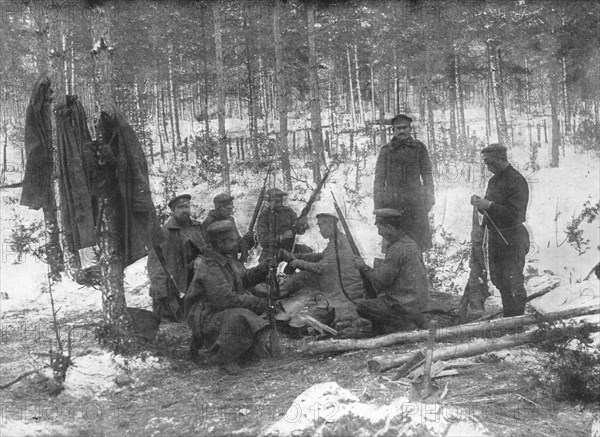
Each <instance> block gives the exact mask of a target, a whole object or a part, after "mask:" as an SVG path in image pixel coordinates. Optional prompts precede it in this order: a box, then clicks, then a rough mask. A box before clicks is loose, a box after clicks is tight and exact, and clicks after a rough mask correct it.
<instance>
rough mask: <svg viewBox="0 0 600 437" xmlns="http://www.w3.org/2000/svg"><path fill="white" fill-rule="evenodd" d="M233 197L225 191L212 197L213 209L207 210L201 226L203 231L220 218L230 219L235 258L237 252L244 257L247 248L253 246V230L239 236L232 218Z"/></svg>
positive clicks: (246, 254) (246, 253)
mask: <svg viewBox="0 0 600 437" xmlns="http://www.w3.org/2000/svg"><path fill="white" fill-rule="evenodd" d="M233 199H234V197H233V196H231V195H230V194H227V193H221V194H218V195H216V196H215V197H214V199H213V204H214V205H215V209H211V210H210V211H209V212H208V215H207V216H206V218H205V219H204V221H203V222H202V228H203V229H204V232H206V229H207V228H208V227H209V226H210V225H211V224H212V223H214V222H217V221H220V220H230V221H231V222H232V223H233V226H234V228H235V232H234V234H235V237H236V239H237V241H238V250H237V253H236V254H235V257H236V259H240V257H238V254H240V256H241V258H243V259H246V258H247V256H248V250H249V249H250V248H252V247H253V246H254V232H247V233H246V235H244V237H243V238H242V237H241V236H240V233H239V232H238V229H237V225H236V224H235V219H234V218H233Z"/></svg>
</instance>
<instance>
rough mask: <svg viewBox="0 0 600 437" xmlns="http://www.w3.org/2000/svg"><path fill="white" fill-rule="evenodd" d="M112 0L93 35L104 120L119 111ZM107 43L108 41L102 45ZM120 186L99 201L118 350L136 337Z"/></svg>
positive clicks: (110, 336) (97, 16)
mask: <svg viewBox="0 0 600 437" xmlns="http://www.w3.org/2000/svg"><path fill="white" fill-rule="evenodd" d="M111 3H112V2H106V3H103V5H102V6H95V7H94V13H93V17H92V37H93V44H94V46H95V47H99V49H98V50H97V53H96V55H95V56H94V62H95V72H96V76H95V91H96V119H98V120H100V114H101V112H105V113H107V114H109V115H114V114H115V112H116V107H115V103H114V100H113V95H112V74H113V69H112V56H113V53H114V52H113V51H110V52H109V51H108V47H110V46H111V44H112V39H111V33H110V27H111V15H112V7H111V6H112V5H111ZM101 42H103V43H104V44H101ZM96 132H97V133H98V138H97V139H98V140H99V141H100V142H102V143H103V142H104V141H107V140H108V139H107V138H102V137H101V136H102V129H101V127H100V126H98V128H97V129H96ZM117 192H118V190H117V189H113V190H110V192H109V194H108V195H107V197H105V198H101V199H100V200H99V202H100V205H99V210H101V211H102V215H101V217H100V218H99V219H100V220H101V221H100V240H99V247H100V268H101V271H102V310H103V315H104V325H105V328H106V331H105V337H104V339H105V340H106V341H107V342H108V343H109V344H111V345H112V346H113V347H114V349H115V350H116V351H120V350H122V348H123V347H127V345H128V343H129V341H130V340H131V338H132V333H131V316H130V315H129V313H128V312H127V304H126V301H125V289H124V287H123V269H124V262H123V257H122V256H121V254H120V251H119V242H118V241H115V236H116V235H120V226H119V223H118V221H117V212H116V208H117V197H116V196H117Z"/></svg>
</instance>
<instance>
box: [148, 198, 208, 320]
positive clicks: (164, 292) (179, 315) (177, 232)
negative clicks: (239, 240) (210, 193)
mask: <svg viewBox="0 0 600 437" xmlns="http://www.w3.org/2000/svg"><path fill="white" fill-rule="evenodd" d="M191 198H192V196H190V195H189V194H181V195H179V196H177V197H175V198H174V199H172V200H171V201H170V202H169V208H171V218H170V219H169V220H168V221H167V223H165V225H164V226H163V227H162V233H163V235H164V236H165V241H164V242H163V243H162V244H161V245H160V248H159V250H161V251H162V255H163V257H164V261H161V259H160V257H159V256H158V255H157V253H156V250H155V249H152V250H151V251H150V253H149V255H148V264H147V270H148V277H149V278H150V296H151V297H152V310H153V311H154V313H156V314H157V315H158V316H160V317H161V318H162V320H164V321H183V305H182V300H181V296H180V294H183V293H185V291H186V290H187V288H188V286H189V284H190V282H191V280H192V278H193V276H194V260H195V259H196V257H197V256H198V255H199V254H200V252H201V251H202V250H203V248H204V246H205V241H204V232H203V231H202V225H201V224H200V222H197V221H196V220H193V219H191V218H190V199H191ZM163 262H164V263H165V264H166V265H165V266H163ZM165 268H166V270H165ZM171 278H172V279H173V281H174V282H175V283H173V281H171Z"/></svg>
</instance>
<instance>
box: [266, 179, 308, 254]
mask: <svg viewBox="0 0 600 437" xmlns="http://www.w3.org/2000/svg"><path fill="white" fill-rule="evenodd" d="M286 196H287V193H286V192H285V191H281V190H280V189H279V188H271V189H270V190H269V191H267V201H268V202H269V205H268V207H267V208H264V209H263V210H262V212H261V213H260V215H259V216H258V220H257V222H256V234H257V237H258V242H259V243H260V245H261V247H262V253H261V255H260V259H259V262H263V261H265V260H266V259H267V258H269V256H270V255H269V249H270V248H271V243H272V244H273V255H272V256H275V254H277V253H278V252H279V249H285V250H287V251H288V252H291V251H292V249H294V252H296V253H305V252H312V249H311V248H310V247H308V246H305V245H302V244H296V245H295V246H294V237H295V235H296V234H300V235H301V234H304V233H305V232H306V230H307V229H308V220H307V219H306V218H302V219H300V220H298V215H297V214H296V213H295V212H294V210H293V209H292V208H290V207H289V206H287V205H285V204H284V199H285V197H286Z"/></svg>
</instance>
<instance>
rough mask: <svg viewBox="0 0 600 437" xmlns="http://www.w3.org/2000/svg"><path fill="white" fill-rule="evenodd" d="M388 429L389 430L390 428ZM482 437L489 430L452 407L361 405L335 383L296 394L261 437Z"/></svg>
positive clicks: (399, 401)
mask: <svg viewBox="0 0 600 437" xmlns="http://www.w3.org/2000/svg"><path fill="white" fill-rule="evenodd" d="M392 428H393V429H392ZM424 431H427V432H428V435H432V436H459V435H460V436H483V435H489V432H488V430H487V429H486V428H485V427H484V426H483V425H481V424H480V423H479V422H478V421H477V420H476V419H475V418H474V417H473V416H472V415H469V414H467V412H466V411H462V410H460V409H459V408H456V407H447V406H445V405H441V404H423V403H420V402H410V401H409V400H408V399H407V398H405V397H401V398H398V399H395V400H394V401H393V402H392V403H390V404H389V405H381V406H379V405H374V404H366V403H362V402H360V400H359V399H358V397H357V396H356V395H354V394H352V393H351V392H350V391H348V390H346V389H343V388H342V387H340V386H339V385H338V384H337V383H335V382H325V383H321V384H317V385H314V386H312V387H310V388H309V389H307V390H305V391H304V392H303V393H301V394H300V395H299V396H298V397H297V398H296V399H295V400H294V401H293V402H292V405H291V406H290V408H289V409H288V410H287V412H286V413H285V416H284V417H283V418H282V419H280V420H279V421H277V422H275V423H274V424H272V425H271V426H269V427H268V428H267V429H265V430H263V431H262V432H261V433H260V435H261V436H292V435H314V436H324V435H342V433H344V432H347V433H351V434H353V435H388V434H393V435H412V434H415V435H420V434H419V433H423V432H424Z"/></svg>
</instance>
